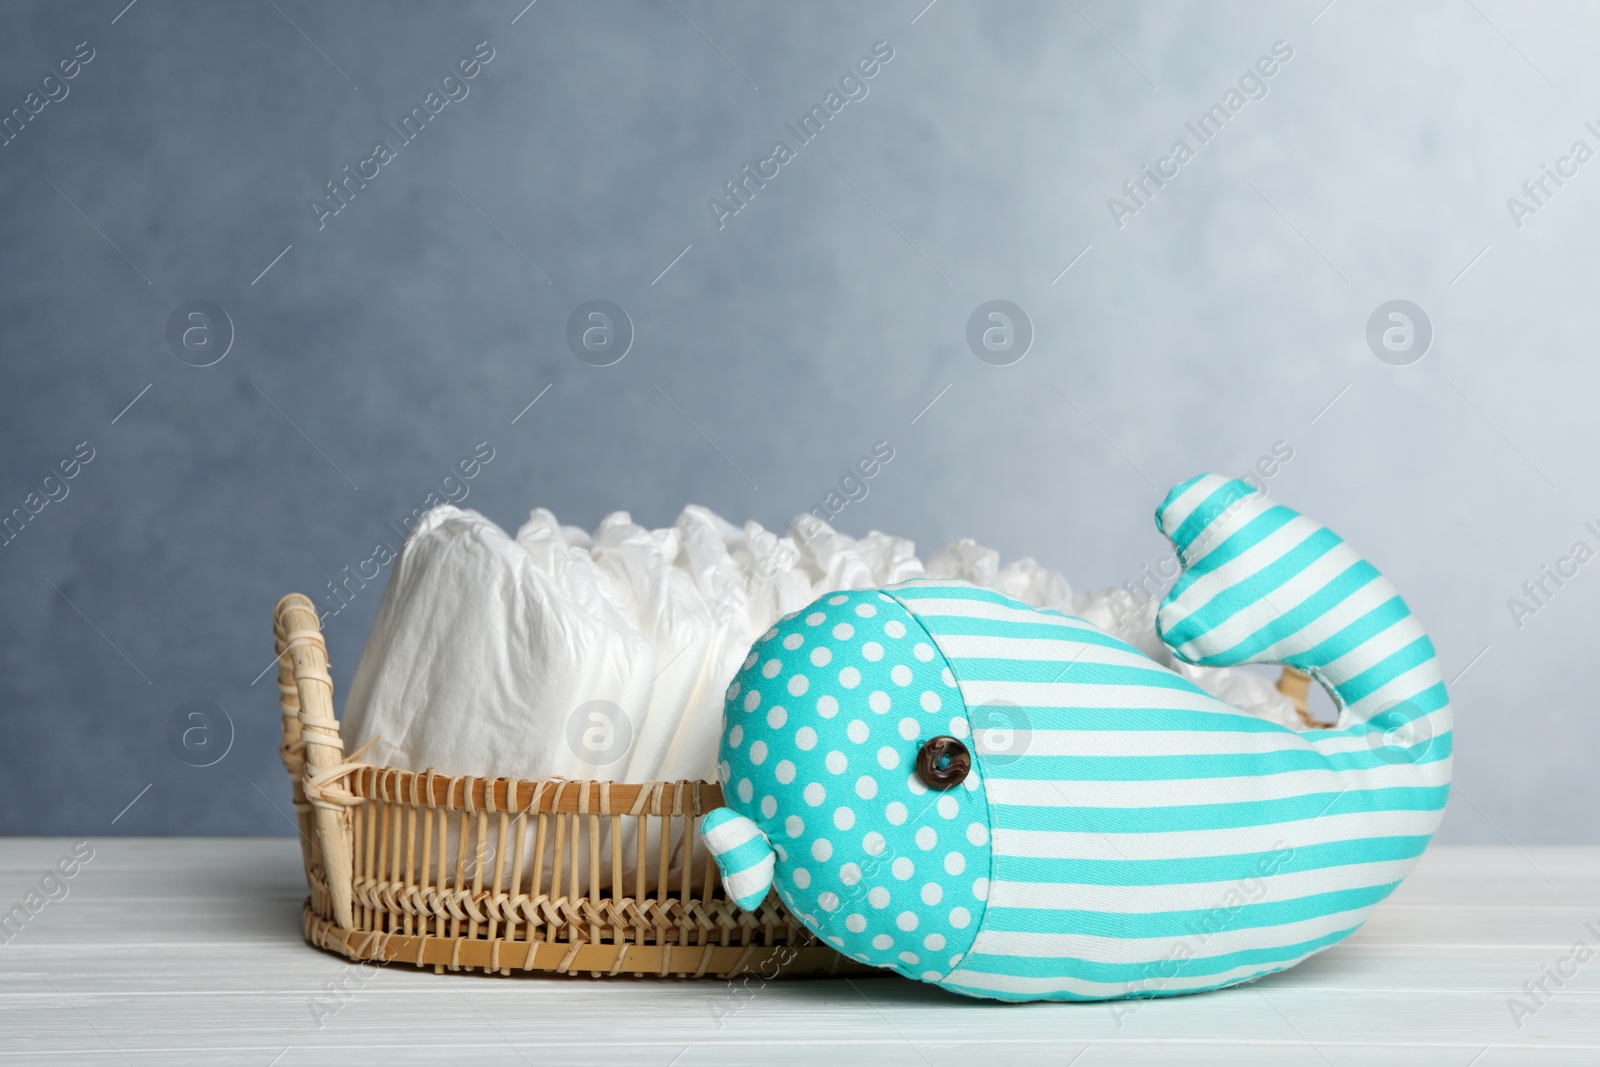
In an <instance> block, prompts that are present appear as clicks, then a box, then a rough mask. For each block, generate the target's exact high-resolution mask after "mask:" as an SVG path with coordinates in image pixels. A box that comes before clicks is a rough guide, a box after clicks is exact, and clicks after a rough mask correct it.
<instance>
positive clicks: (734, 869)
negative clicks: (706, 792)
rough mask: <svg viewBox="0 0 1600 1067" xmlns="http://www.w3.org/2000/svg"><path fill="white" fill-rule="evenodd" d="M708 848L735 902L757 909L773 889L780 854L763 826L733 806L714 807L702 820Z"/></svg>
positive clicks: (701, 824) (702, 833) (701, 832)
mask: <svg viewBox="0 0 1600 1067" xmlns="http://www.w3.org/2000/svg"><path fill="white" fill-rule="evenodd" d="M700 834H701V836H702V837H703V838H704V839H705V843H706V848H708V849H710V850H711V857H712V858H713V859H714V860H716V862H717V867H718V868H719V869H720V870H721V871H722V885H723V888H725V889H726V890H727V892H728V896H729V897H731V898H733V902H734V903H735V904H737V905H739V907H741V908H743V909H745V910H746V911H754V910H755V909H756V908H758V907H760V906H761V902H762V901H763V900H765V899H767V893H768V891H770V890H771V889H772V868H773V865H774V864H775V863H776V860H777V857H776V856H775V855H774V853H773V851H772V846H771V845H770V844H768V843H767V838H766V835H764V834H763V833H762V832H761V828H760V827H758V826H757V825H756V824H755V823H753V822H751V821H750V820H749V819H747V818H745V817H744V816H743V815H740V814H739V813H738V812H736V811H734V810H732V809H731V808H714V809H712V810H711V811H708V812H706V817H705V818H704V819H702V820H700Z"/></svg>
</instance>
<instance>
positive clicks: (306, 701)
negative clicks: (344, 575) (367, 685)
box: [273, 593, 355, 930]
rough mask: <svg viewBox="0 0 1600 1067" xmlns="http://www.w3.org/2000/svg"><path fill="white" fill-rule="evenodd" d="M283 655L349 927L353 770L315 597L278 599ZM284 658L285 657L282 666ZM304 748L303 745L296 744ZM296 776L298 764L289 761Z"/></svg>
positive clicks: (311, 799) (309, 787)
mask: <svg viewBox="0 0 1600 1067" xmlns="http://www.w3.org/2000/svg"><path fill="white" fill-rule="evenodd" d="M273 623H274V630H275V631H276V634H277V638H278V644H279V646H280V656H287V657H288V661H289V662H288V667H289V670H290V671H292V673H293V676H294V690H295V694H296V695H297V696H298V698H299V701H298V704H299V706H298V707H297V708H295V709H294V712H295V716H294V717H295V719H296V720H297V721H298V724H299V740H300V741H302V742H304V755H303V761H304V762H303V767H304V770H303V772H302V774H303V777H302V778H301V782H300V785H301V788H302V789H303V790H304V794H305V798H306V801H307V802H308V803H310V804H311V806H312V809H313V812H314V814H315V816H316V830H317V847H318V850H319V851H321V853H322V861H323V871H324V873H325V874H326V876H327V880H328V891H329V893H330V894H331V895H332V897H333V917H334V921H336V922H337V923H338V924H339V926H341V927H342V928H344V929H346V930H349V929H352V928H353V926H354V922H353V919H352V909H351V904H352V897H353V893H352V882H353V875H352V869H351V860H350V820H349V815H348V813H347V812H346V810H345V809H346V808H347V807H348V806H349V804H350V803H351V802H353V801H354V800H355V798H354V797H353V796H351V795H350V793H349V792H348V791H347V790H345V789H344V788H343V787H342V786H341V785H340V781H341V780H342V779H343V777H344V775H345V774H348V773H349V770H350V765H349V764H347V763H345V761H344V743H343V741H342V740H340V737H339V720H338V718H337V717H336V716H335V714H334V710H333V677H332V676H331V675H329V673H328V646H327V644H326V643H324V641H323V639H322V626H321V623H320V622H319V621H318V619H317V611H316V608H314V607H313V606H312V604H311V600H310V599H309V598H308V597H306V596H304V595H302V594H300V593H290V594H289V595H288V596H286V597H284V598H283V599H282V600H280V601H278V607H277V610H276V611H275V612H274V613H273ZM281 663H282V661H281V660H280V664H281ZM283 706H284V718H285V722H284V740H285V748H286V749H288V748H289V746H290V744H291V743H292V742H291V739H290V738H289V736H288V734H289V730H290V726H289V722H288V719H289V711H290V708H289V700H288V692H287V690H285V692H284V697H283ZM294 747H295V748H299V747H300V746H298V745H297V746H294ZM285 766H286V767H289V769H290V773H291V774H292V773H293V771H294V768H293V767H292V766H290V761H289V760H288V759H286V760H285Z"/></svg>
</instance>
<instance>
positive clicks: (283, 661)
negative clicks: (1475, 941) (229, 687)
mask: <svg viewBox="0 0 1600 1067" xmlns="http://www.w3.org/2000/svg"><path fill="white" fill-rule="evenodd" d="M274 623H275V625H274V630H275V633H276V636H277V649H278V654H279V659H278V693H279V698H280V702H281V704H282V707H283V746H282V749H281V754H282V756H283V765H284V768H285V769H286V770H287V771H288V772H289V779H290V782H291V783H292V786H293V789H294V807H295V812H296V814H297V817H298V820H299V825H300V846H301V852H302V854H303V858H304V861H305V868H306V881H307V882H308V883H309V884H310V886H311V897H310V899H308V900H307V901H306V904H305V909H304V910H305V937H306V940H307V941H309V942H310V943H311V944H313V945H316V946H317V947H319V948H324V949H327V950H329V951H331V952H337V953H340V954H342V955H344V956H347V957H349V958H350V959H354V960H375V961H379V962H391V961H402V962H406V963H413V964H416V965H418V966H422V967H426V966H432V967H433V968H434V970H436V971H444V970H446V969H449V970H452V971H455V970H482V971H491V972H492V971H498V972H499V973H501V974H511V973H512V972H513V971H556V972H559V973H562V974H588V975H592V976H595V977H600V976H605V975H617V974H627V975H659V976H679V977H696V978H698V977H703V976H707V975H710V976H713V977H719V978H726V977H732V976H734V975H738V974H744V973H749V972H755V973H757V974H759V975H760V976H762V977H763V978H773V977H777V976H779V975H795V974H856V973H881V972H878V971H875V970H874V969H873V968H870V967H867V966H865V965H862V964H859V963H856V962H855V961H853V960H851V959H848V958H846V957H845V956H842V955H840V954H839V953H837V952H835V951H834V950H833V949H832V948H829V947H828V946H827V945H824V944H822V943H820V942H818V941H817V939H816V938H815V937H813V936H812V935H811V933H810V932H809V931H808V930H806V928H805V927H804V926H802V925H801V924H800V923H799V922H797V921H796V920H795V919H794V917H793V916H791V915H790V914H789V912H788V910H787V909H786V908H784V906H783V905H782V904H781V903H780V902H779V901H778V900H777V899H776V897H772V896H769V897H768V898H767V900H766V901H765V902H764V903H763V904H762V905H761V907H760V908H759V909H757V910H756V911H755V912H747V911H744V910H742V909H741V908H739V907H738V906H736V905H735V904H734V903H733V902H732V901H730V900H728V899H727V896H726V894H725V893H724V892H723V889H722V882H721V878H720V876H719V874H718V871H717V868H716V865H715V864H714V863H713V862H712V859H711V856H710V853H709V852H707V850H706V848H705V846H704V844H703V842H701V840H700V833H699V820H700V817H701V816H702V815H704V814H705V813H706V812H708V811H710V810H711V809H713V808H715V807H718V806H720V805H721V803H722V789H721V788H720V787H719V786H718V785H716V784H715V783H713V782H655V783H652V784H648V785H623V784H621V783H616V782H591V781H565V780H560V781H557V780H550V781H538V782H535V781H520V780H515V779H508V778H492V779H486V778H475V777H471V776H447V775H442V774H438V773H435V772H433V771H424V772H422V773H420V774H418V773H412V772H409V771H401V770H396V769H394V768H388V767H373V766H369V765H367V764H364V763H360V762H356V761H354V760H348V761H347V760H346V758H345V753H344V747H343V744H342V743H341V741H340V738H339V721H338V719H337V718H335V716H334V710H333V679H332V678H331V677H330V676H329V674H328V651H327V646H326V644H325V643H324V641H323V637H322V631H321V627H320V626H319V624H318V621H317V613H316V610H315V609H314V608H313V607H312V604H311V601H310V600H309V599H307V598H306V597H304V596H302V595H300V594H298V593H295V594H291V595H289V596H286V597H284V598H283V599H282V600H281V601H279V602H278V607H277V611H276V613H275V617H274ZM1309 681H1310V679H1309V678H1308V677H1307V676H1306V675H1303V674H1301V673H1300V672H1298V671H1292V670H1290V671H1285V672H1284V675H1283V678H1282V679H1281V680H1280V681H1279V683H1278V688H1279V689H1280V690H1282V691H1283V692H1284V693H1285V694H1286V695H1287V696H1289V698H1290V699H1291V700H1292V701H1293V702H1294V704H1295V707H1296V708H1297V709H1298V710H1299V712H1300V715H1301V717H1302V718H1303V719H1304V720H1305V721H1306V723H1307V725H1321V724H1314V723H1312V721H1311V719H1310V717H1309V716H1308V715H1307V712H1306V691H1307V685H1308V683H1309ZM652 819H654V820H659V821H658V822H657V823H655V824H651V822H650V820H652ZM605 829H609V830H610V833H609V834H605V833H603V831H604V830H605ZM625 830H632V831H633V832H632V833H626V832H624V831H625ZM652 830H654V833H655V834H659V838H658V839H659V841H660V842H662V843H663V847H661V848H659V849H658V850H656V851H657V852H658V856H657V862H656V864H655V869H654V870H653V871H652V870H649V869H648V867H649V865H648V864H647V862H646V854H647V844H646V843H647V838H649V837H651V836H653V835H652V833H651V831H652ZM452 831H453V832H452ZM452 837H453V838H454V840H455V847H454V849H453V852H454V855H450V854H448V853H449V852H451V851H452V850H451V849H450V848H449V845H448V842H449V841H450V840H451V839H452ZM630 839H631V840H632V841H633V847H634V849H635V855H634V856H632V857H630V858H631V859H632V860H633V864H632V865H631V867H632V871H631V875H630V874H629V873H628V869H627V868H626V867H625V865H624V863H623V848H624V845H623V842H624V841H626V840H630ZM469 842H471V843H472V856H473V857H474V861H470V862H469V859H468V843H469ZM603 844H604V845H605V848H604V850H602V845H603ZM508 858H509V862H508ZM674 873H676V877H675V878H674V877H673V875H674ZM652 875H653V877H652ZM580 880H581V881H582V883H583V884H584V885H586V886H588V887H589V889H588V892H587V894H584V893H581V892H580V891H579V882H580ZM630 883H631V884H630ZM674 883H675V884H674ZM629 888H631V889H632V893H631V894H628V895H621V894H622V892H623V891H625V890H627V889H629Z"/></svg>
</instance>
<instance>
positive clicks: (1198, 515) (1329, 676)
mask: <svg viewBox="0 0 1600 1067" xmlns="http://www.w3.org/2000/svg"><path fill="white" fill-rule="evenodd" d="M1156 525H1157V527H1159V528H1160V530H1161V532H1162V533H1163V534H1165V535H1166V536H1167V538H1168V539H1169V540H1171V542H1172V544H1173V547H1174V548H1176V549H1177V551H1178V558H1179V560H1181V561H1182V563H1183V567H1184V573H1183V575H1182V576H1181V577H1180V578H1179V579H1178V581H1177V583H1176V584H1175V585H1174V586H1173V587H1172V590H1171V591H1170V592H1169V593H1168V594H1167V597H1166V599H1165V600H1164V601H1163V602H1162V604H1161V610H1160V611H1159V612H1158V613H1157V615H1156V629H1157V632H1158V633H1159V634H1160V635H1161V639H1162V640H1163V641H1164V642H1166V644H1167V646H1168V647H1170V648H1171V649H1172V651H1173V652H1174V653H1175V654H1176V655H1177V656H1178V658H1179V659H1182V660H1184V661H1186V662H1189V663H1196V664H1201V665H1203V666H1215V667H1222V666H1232V665H1235V664H1240V663H1282V664H1288V665H1290V666H1293V667H1297V668H1299V669H1300V670H1303V671H1306V672H1307V673H1309V674H1311V675H1312V676H1313V677H1315V678H1316V679H1317V680H1318V681H1319V682H1321V683H1322V684H1323V685H1324V687H1326V688H1327V689H1328V691H1329V692H1330V693H1331V694H1332V695H1333V697H1334V699H1335V700H1336V701H1337V703H1338V704H1339V710H1340V717H1339V724H1338V725H1339V726H1340V727H1348V726H1354V725H1357V724H1362V723H1368V722H1372V721H1373V720H1374V719H1375V718H1376V719H1377V722H1375V723H1373V725H1375V726H1381V727H1384V728H1387V729H1393V728H1394V727H1396V726H1399V725H1400V724H1401V722H1400V720H1404V721H1405V722H1410V721H1411V720H1412V719H1415V718H1421V717H1424V716H1426V717H1429V718H1430V719H1431V722H1430V723H1429V729H1428V731H1427V732H1428V733H1429V734H1430V735H1432V736H1437V735H1439V734H1442V733H1443V732H1446V731H1448V730H1449V728H1450V726H1449V697H1448V695H1447V694H1446V692H1445V686H1444V679H1443V675H1442V674H1441V673H1440V668H1439V661H1438V657H1437V656H1436V655H1435V653H1434V648H1433V643H1432V642H1431V641H1430V640H1428V635H1427V634H1426V633H1424V632H1423V629H1422V626H1421V624H1420V623H1419V622H1418V621H1417V619H1416V617H1415V616H1413V615H1412V614H1411V610H1410V608H1408V607H1407V606H1406V603H1405V601H1404V600H1402V599H1401V598H1400V594H1399V593H1398V592H1397V591H1396V590H1395V588H1394V586H1393V585H1392V584H1390V582H1389V580H1388V579H1387V578H1385V577H1384V576H1383V575H1382V574H1380V573H1379V572H1378V569H1377V568H1376V567H1374V566H1373V565H1372V564H1371V563H1368V562H1367V561H1366V560H1365V559H1363V558H1362V557H1361V556H1359V555H1358V554H1357V553H1356V552H1355V550H1354V549H1352V548H1351V547H1350V546H1349V545H1347V544H1345V542H1344V541H1342V540H1341V539H1340V538H1339V536H1338V535H1337V534H1335V533H1334V532H1333V531H1332V530H1330V529H1328V528H1327V527H1326V526H1323V525H1322V524H1320V523H1317V522H1313V521H1312V520H1311V519H1308V518H1306V517H1305V516H1303V515H1301V514H1299V513H1298V512H1296V511H1294V510H1292V509H1290V508H1286V507H1284V506H1282V505H1281V504H1274V503H1273V502H1272V501H1270V500H1268V499H1267V497H1266V495H1265V494H1264V493H1261V492H1259V491H1258V490H1256V489H1255V488H1253V487H1252V486H1250V485H1248V484H1246V483H1245V482H1243V481H1240V480H1238V479H1229V478H1224V477H1221V476H1220V475H1215V474H1203V475H1200V476H1199V477H1196V478H1191V479H1190V480H1189V481H1186V482H1184V483H1183V484H1181V485H1179V486H1177V487H1175V488H1174V489H1173V490H1172V491H1171V492H1170V493H1169V494H1168V495H1167V499H1166V500H1165V501H1164V502H1163V503H1162V505H1161V506H1160V507H1159V508H1157V509H1156Z"/></svg>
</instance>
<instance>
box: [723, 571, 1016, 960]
mask: <svg viewBox="0 0 1600 1067" xmlns="http://www.w3.org/2000/svg"><path fill="white" fill-rule="evenodd" d="M759 647H760V649H761V651H760V654H759V656H758V657H756V658H755V659H752V660H749V661H747V663H746V665H745V669H744V671H743V672H742V673H741V674H740V675H739V677H738V679H737V680H736V681H735V682H734V683H733V685H732V686H730V687H729V690H728V704H727V713H728V720H727V726H726V728H725V730H724V733H723V756H724V758H725V759H726V760H727V761H728V763H729V765H730V769H731V774H732V779H731V780H732V781H733V782H735V783H736V785H735V787H734V789H733V790H731V791H729V794H728V802H729V804H730V806H731V807H734V808H736V809H737V810H738V811H739V812H740V814H743V815H746V816H747V817H749V818H751V819H752V820H754V821H755V822H756V823H757V824H758V825H759V826H760V827H761V829H762V830H763V831H764V832H765V833H767V834H768V836H769V837H770V838H772V839H773V840H774V842H778V841H789V842H792V844H790V845H789V849H788V855H789V856H792V857H793V859H792V861H791V860H788V859H783V860H780V862H779V864H778V866H777V870H776V874H775V878H774V884H775V885H776V887H777V890H778V894H779V896H780V897H781V898H782V899H783V901H784V902H785V903H786V904H787V905H788V906H789V908H790V910H791V911H793V912H794V913H795V914H796V915H797V916H800V917H801V919H802V921H804V922H805V923H806V924H807V925H808V926H809V927H810V928H811V929H812V930H813V932H815V933H816V934H817V935H818V936H819V937H820V938H822V939H823V940H825V941H827V942H828V943H829V944H832V945H835V946H836V947H838V948H839V949H840V951H842V952H844V953H846V954H847V955H850V956H852V957H854V958H856V959H858V960H861V961H863V962H867V963H871V964H874V965H876V966H879V967H885V968H889V969H892V970H895V971H898V972H899V973H901V974H903V975H905V976H907V977H909V978H917V979H922V980H928V976H929V975H936V976H937V977H942V976H943V974H944V973H945V971H943V970H941V971H937V972H936V971H932V970H929V967H930V966H931V967H934V968H947V961H948V960H949V959H950V958H951V957H952V955H960V954H963V953H965V952H967V951H968V950H970V948H971V946H972V941H973V938H974V936H975V935H976V933H977V929H978V927H979V926H980V925H981V917H982V914H983V911H984V904H985V902H984V900H982V899H980V898H976V897H975V896H974V893H973V888H974V881H975V879H982V878H983V876H985V875H987V874H988V873H989V870H990V858H989V848H988V842H989V836H988V819H989V811H988V801H987V798H986V797H985V795H984V792H983V790H982V789H981V788H979V787H978V786H979V783H978V782H977V781H976V779H977V778H978V773H977V769H976V768H974V770H973V772H972V774H971V775H969V783H970V787H969V788H966V789H961V788H956V789H951V790H947V791H939V790H930V789H929V788H928V787H927V786H926V785H924V784H923V783H922V782H921V780H920V779H919V778H918V777H917V776H916V773H915V765H916V756H917V752H918V750H919V749H920V748H921V746H922V744H923V742H925V741H927V740H929V739H930V738H933V737H937V736H939V735H941V734H953V733H954V732H955V730H956V729H957V727H956V726H955V724H956V723H959V724H960V726H959V729H960V731H961V733H962V734H963V735H966V734H969V733H970V729H969V728H968V726H967V723H966V716H965V708H964V707H963V706H962V703H961V700H960V697H959V695H957V693H956V692H954V691H953V690H952V689H951V688H950V685H951V681H952V680H951V677H950V673H949V671H948V669H947V668H946V666H945V661H944V659H943V657H942V656H940V655H938V654H937V653H936V652H935V650H934V646H933V644H932V643H931V638H929V637H928V634H927V631H926V630H924V629H923V628H922V626H921V624H920V623H918V622H917V621H916V620H915V619H914V618H913V617H912V616H911V614H910V613H908V612H907V611H906V609H905V608H904V607H903V606H902V605H901V604H900V602H899V601H897V600H895V599H894V598H892V597H889V596H886V595H884V594H882V593H880V592H878V591H876V590H864V591H857V592H849V593H837V594H834V595H831V596H829V597H827V598H825V599H824V600H822V601H818V602H817V603H816V604H813V605H812V606H811V607H810V608H808V609H806V610H805V611H803V612H799V613H796V614H795V615H794V616H791V617H790V618H789V619H787V620H785V621H783V622H780V623H779V624H778V626H777V627H776V628H775V630H774V632H773V634H772V635H771V636H770V637H769V638H767V639H766V640H765V641H764V642H763V643H761V644H760V646H759ZM752 797H759V798H760V803H759V805H757V804H756V803H753V802H752V800H751V798H752ZM969 828H981V831H982V833H981V836H980V835H979V833H978V832H977V830H976V829H969ZM800 864H803V866H801V865H800ZM957 902H960V904H959V905H957ZM947 949H948V951H947ZM930 952H933V953H937V954H936V955H933V956H931V957H930V956H929V955H928V953H930ZM947 969H948V968H947Z"/></svg>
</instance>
